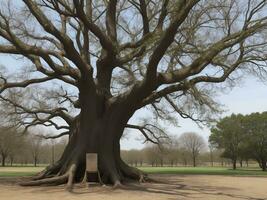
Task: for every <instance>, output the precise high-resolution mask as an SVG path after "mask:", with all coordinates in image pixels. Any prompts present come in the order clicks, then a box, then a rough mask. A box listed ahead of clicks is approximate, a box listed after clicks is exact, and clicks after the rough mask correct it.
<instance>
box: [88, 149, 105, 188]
mask: <svg viewBox="0 0 267 200" xmlns="http://www.w3.org/2000/svg"><path fill="white" fill-rule="evenodd" d="M86 182H88V183H94V182H95V183H96V182H99V183H100V184H102V181H101V177H100V174H99V171H98V156H97V153H87V154H86Z"/></svg>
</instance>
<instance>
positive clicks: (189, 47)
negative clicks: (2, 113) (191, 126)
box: [0, 0, 267, 188]
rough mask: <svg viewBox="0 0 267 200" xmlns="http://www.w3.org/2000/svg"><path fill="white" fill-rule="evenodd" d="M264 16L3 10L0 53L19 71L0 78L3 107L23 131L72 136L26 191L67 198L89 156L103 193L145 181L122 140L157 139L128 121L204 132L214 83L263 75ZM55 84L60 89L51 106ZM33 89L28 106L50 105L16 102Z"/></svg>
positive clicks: (172, 2) (86, 5)
mask: <svg viewBox="0 0 267 200" xmlns="http://www.w3.org/2000/svg"><path fill="white" fill-rule="evenodd" d="M266 8H267V5H266V1H265V0H242V1H241V0H214V1H209V0H131V1H130V0H109V1H107V0H103V1H102V0H101V1H99V0H21V1H17V0H16V1H12V0H10V1H4V0H1V11H0V38H1V39H0V43H1V45H0V53H1V54H8V55H13V57H12V58H15V59H17V60H19V61H21V62H22V61H23V64H22V65H21V66H13V64H11V63H10V66H9V65H8V63H5V64H6V65H7V66H6V70H4V68H3V69H1V89H0V91H1V99H2V100H4V101H5V102H7V103H9V104H11V105H13V106H15V109H14V111H15V112H16V113H17V114H19V115H20V117H18V118H20V119H21V120H22V121H23V123H22V124H20V125H23V126H24V127H28V126H33V125H40V124H43V125H45V126H54V127H55V128H57V129H59V130H62V132H61V133H60V134H59V135H58V136H57V137H60V136H62V135H67V134H68V135H69V143H68V145H67V147H66V149H65V151H64V153H63V155H62V157H61V159H60V160H59V161H58V162H56V163H55V164H54V165H51V166H50V167H48V168H47V169H46V170H45V171H43V172H42V173H41V174H39V176H38V177H35V180H33V181H30V182H27V183H25V184H24V185H40V184H62V183H67V186H68V188H71V186H72V183H73V182H74V181H81V180H82V179H83V176H84V173H85V153H86V152H94V153H98V155H99V172H100V175H101V177H102V179H103V181H104V182H106V183H107V182H109V183H112V184H114V185H116V186H118V185H120V184H121V182H122V181H123V180H127V179H129V178H131V179H137V180H143V178H144V175H143V173H142V172H140V171H139V170H137V169H135V168H131V167H129V166H127V165H126V164H125V163H124V162H123V161H122V160H121V158H120V138H121V137H122V135H123V131H124V129H125V128H132V129H137V130H139V131H140V132H141V133H142V134H143V135H144V137H145V139H146V140H148V141H151V142H154V143H157V142H158V141H159V139H160V138H162V137H164V134H163V133H162V131H161V129H156V128H155V126H154V125H153V124H147V125H143V126H139V125H133V124H128V121H129V119H130V118H131V117H132V116H133V115H134V114H135V112H136V111H137V110H139V109H141V108H143V107H148V108H150V107H151V109H152V110H153V113H154V114H155V115H156V116H157V117H158V118H160V119H167V120H170V119H172V118H173V115H174V113H178V114H179V115H180V116H181V117H183V118H190V119H193V120H195V121H196V122H203V121H204V120H208V119H209V118H210V117H211V116H210V114H211V113H212V111H216V107H217V105H216V102H214V101H212V99H211V98H210V97H211V96H210V95H211V93H212V90H211V85H212V84H211V83H220V82H224V81H225V80H226V79H227V78H228V77H230V75H231V78H229V80H230V82H231V80H233V78H235V76H233V75H232V74H233V72H235V71H238V72H239V71H240V72H241V71H243V72H253V73H257V74H258V75H264V73H265V71H264V67H265V62H266V59H267V56H266V52H267V45H266V43H267V42H266V28H267V15H266V12H265V11H264V10H266ZM239 69H240V70H239ZM52 83H53V84H60V85H61V87H62V88H63V89H62V90H56V91H57V92H56V93H57V94H58V95H57V97H56V99H60V100H59V101H53V103H52V104H50V103H49V102H50V101H52V100H51V99H52V98H51V95H48V94H47V93H48V92H47V91H49V90H50V91H53V90H54V89H55V87H56V86H55V85H52ZM40 84H41V85H42V87H38V91H37V94H36V96H35V97H34V100H37V102H39V101H41V100H42V99H44V98H45V97H47V96H49V97H50V98H49V99H47V102H45V101H44V100H43V104H40V103H28V105H27V103H25V102H24V103H23V102H22V101H20V100H18V99H17V98H16V94H18V95H20V94H21V93H20V92H21V90H25V91H27V89H28V88H34V87H35V86H36V87H37V85H40ZM61 87H60V88H61ZM18 88H19V89H21V90H18ZM42 89H43V91H45V92H42ZM10 91H11V92H13V95H9V94H10ZM14 91H15V92H14ZM62 91H65V92H62ZM14 94H15V96H14ZM73 94H74V95H73ZM23 95H24V94H23ZM23 95H22V96H23ZM26 96H27V95H26ZM32 99H33V96H31V95H28V96H27V98H26V100H27V101H28V102H31V100H32ZM66 102H68V103H69V104H71V106H72V107H75V108H77V110H78V112H77V111H76V112H70V111H69V110H68V107H66ZM37 105H38V106H37ZM7 108H8V107H7ZM25 118H27V119H31V120H25ZM55 118H61V119H63V120H64V121H65V122H66V123H65V124H66V126H65V125H64V126H62V125H60V124H58V123H56V122H55ZM14 121H16V120H14ZM151 129H154V130H157V131H156V132H157V133H158V134H156V135H155V132H154V131H151ZM47 137H49V138H51V136H47Z"/></svg>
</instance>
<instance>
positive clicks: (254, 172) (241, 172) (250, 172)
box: [139, 167, 267, 176]
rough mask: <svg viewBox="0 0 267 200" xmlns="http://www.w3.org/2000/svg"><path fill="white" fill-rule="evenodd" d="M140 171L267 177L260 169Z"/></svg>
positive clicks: (217, 168) (215, 168)
mask: <svg viewBox="0 0 267 200" xmlns="http://www.w3.org/2000/svg"><path fill="white" fill-rule="evenodd" d="M139 169H141V170H143V171H144V172H146V173H149V174H181V175H232V176H234V175H236V176H267V172H263V171H261V170H260V169H259V168H238V169H236V170H232V169H229V168H222V167H141V168H139Z"/></svg>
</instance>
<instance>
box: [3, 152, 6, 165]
mask: <svg viewBox="0 0 267 200" xmlns="http://www.w3.org/2000/svg"><path fill="white" fill-rule="evenodd" d="M5 166H6V156H5V155H2V167H5Z"/></svg>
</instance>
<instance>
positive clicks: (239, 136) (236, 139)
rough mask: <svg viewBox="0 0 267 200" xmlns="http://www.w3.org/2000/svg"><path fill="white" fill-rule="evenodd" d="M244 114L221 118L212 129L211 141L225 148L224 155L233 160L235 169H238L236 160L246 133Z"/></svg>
mask: <svg viewBox="0 0 267 200" xmlns="http://www.w3.org/2000/svg"><path fill="white" fill-rule="evenodd" d="M242 120H243V116H242V115H240V114H239V115H235V114H232V115H231V116H230V117H225V118H223V119H221V120H220V121H219V122H218V123H217V124H216V126H215V127H214V128H212V129H211V135H210V137H209V142H210V143H211V144H213V145H215V146H216V147H217V148H219V149H223V153H222V156H223V157H225V158H229V159H231V161H232V164H233V169H236V162H237V159H238V158H239V156H240V152H241V149H242V142H243V141H244V138H245V134H244V129H243V124H242Z"/></svg>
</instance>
